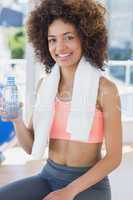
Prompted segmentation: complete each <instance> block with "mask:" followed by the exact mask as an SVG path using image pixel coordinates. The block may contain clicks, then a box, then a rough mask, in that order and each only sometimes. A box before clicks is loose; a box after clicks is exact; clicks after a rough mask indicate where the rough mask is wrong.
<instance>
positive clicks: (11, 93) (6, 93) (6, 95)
mask: <svg viewBox="0 0 133 200" xmlns="http://www.w3.org/2000/svg"><path fill="white" fill-rule="evenodd" d="M3 101H4V102H3V110H4V111H5V112H6V113H7V115H8V116H6V118H16V117H17V115H18V113H19V100H18V87H17V85H16V80H15V76H13V75H10V74H9V75H8V76H7V77H6V84H5V86H4V88H3ZM2 118H4V117H2Z"/></svg>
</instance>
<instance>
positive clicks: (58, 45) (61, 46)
mask: <svg viewBox="0 0 133 200" xmlns="http://www.w3.org/2000/svg"><path fill="white" fill-rule="evenodd" d="M65 49H66V44H65V42H64V40H63V39H59V40H58V41H57V43H56V53H57V54H60V53H63V52H64V50H65Z"/></svg>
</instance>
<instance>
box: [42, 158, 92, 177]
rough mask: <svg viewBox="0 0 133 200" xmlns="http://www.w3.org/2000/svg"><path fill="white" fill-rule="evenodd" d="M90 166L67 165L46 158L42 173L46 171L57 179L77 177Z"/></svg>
mask: <svg viewBox="0 0 133 200" xmlns="http://www.w3.org/2000/svg"><path fill="white" fill-rule="evenodd" d="M90 168H91V167H69V166H64V165H61V164H58V163H55V162H54V161H53V160H51V159H48V160H47V162H46V164H45V166H44V168H43V170H42V173H47V174H49V175H52V176H54V177H57V178H59V179H69V178H70V179H72V178H77V177H79V176H81V175H82V174H84V173H85V172H87V171H88V170H89V169H90Z"/></svg>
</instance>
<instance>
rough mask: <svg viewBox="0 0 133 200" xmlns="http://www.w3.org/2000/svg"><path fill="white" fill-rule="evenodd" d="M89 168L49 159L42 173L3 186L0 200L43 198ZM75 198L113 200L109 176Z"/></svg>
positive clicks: (78, 199)
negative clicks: (67, 165)
mask: <svg viewBox="0 0 133 200" xmlns="http://www.w3.org/2000/svg"><path fill="white" fill-rule="evenodd" d="M88 170H89V169H88V168H86V167H65V166H63V165H60V164H57V163H55V162H53V161H52V160H49V159H48V160H47V164H46V165H45V166H44V168H43V170H42V172H41V173H40V174H38V175H36V176H32V177H29V178H25V179H22V180H20V181H16V182H13V183H10V184H8V185H6V186H4V187H1V188H0V200H42V199H43V198H44V197H45V196H46V195H47V194H49V193H50V192H52V191H55V190H58V189H60V188H63V187H65V186H66V185H67V184H69V183H70V182H72V181H73V180H75V179H76V178H78V177H79V176H81V175H82V174H84V173H85V172H86V171H88ZM74 200H111V192H110V185H109V180H108V178H107V177H105V178H104V179H103V180H102V181H100V182H98V183H97V184H95V185H93V186H92V187H90V188H88V189H86V190H85V191H83V192H81V193H79V194H78V195H77V196H76V197H75V199H74Z"/></svg>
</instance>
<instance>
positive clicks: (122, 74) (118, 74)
mask: <svg viewBox="0 0 133 200" xmlns="http://www.w3.org/2000/svg"><path fill="white" fill-rule="evenodd" d="M109 73H110V74H111V76H113V77H114V78H116V79H119V80H120V81H122V82H125V81H126V68H125V66H122V65H121V66H118V65H113V66H111V65H110V66H109Z"/></svg>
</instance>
